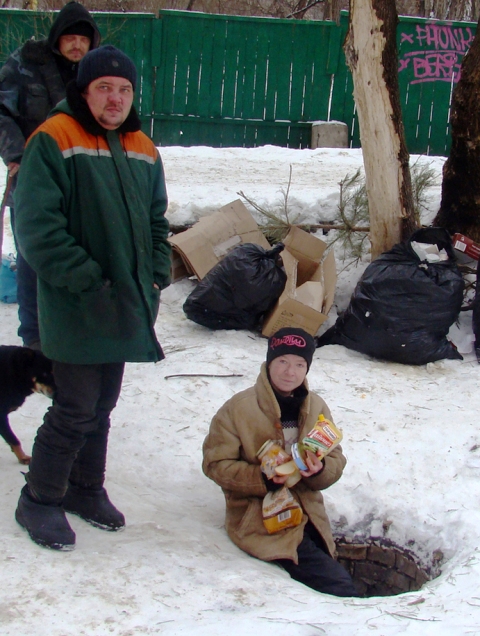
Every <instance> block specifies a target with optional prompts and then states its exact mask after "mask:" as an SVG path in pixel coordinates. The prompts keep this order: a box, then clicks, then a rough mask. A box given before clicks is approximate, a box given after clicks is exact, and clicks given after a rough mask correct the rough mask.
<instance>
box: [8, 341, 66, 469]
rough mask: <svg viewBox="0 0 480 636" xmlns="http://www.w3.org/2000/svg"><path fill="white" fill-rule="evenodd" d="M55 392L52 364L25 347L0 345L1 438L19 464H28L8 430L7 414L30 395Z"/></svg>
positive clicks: (20, 447) (20, 448) (41, 355)
mask: <svg viewBox="0 0 480 636" xmlns="http://www.w3.org/2000/svg"><path fill="white" fill-rule="evenodd" d="M54 390H55V385H54V382H53V374H52V361H51V360H49V359H48V358H46V357H45V356H44V355H43V353H41V352H40V351H34V350H32V349H28V348H27V347H15V346H5V345H0V435H1V436H2V437H3V439H4V440H5V441H6V442H7V444H8V445H9V446H10V448H11V449H12V451H13V452H14V453H15V455H16V456H17V458H18V461H19V462H20V463H21V464H29V463H30V459H31V457H29V456H28V455H26V454H25V453H24V451H23V449H22V445H21V444H20V442H19V440H18V439H17V437H16V436H15V434H14V433H13V431H12V429H11V428H10V424H9V421H8V414H9V413H11V412H12V411H16V410H17V409H18V408H19V407H20V406H22V404H23V403H24V402H25V399H26V398H27V397H28V396H29V395H30V394H31V393H34V392H36V393H43V394H44V395H46V396H47V397H50V398H51V397H52V396H53V393H54Z"/></svg>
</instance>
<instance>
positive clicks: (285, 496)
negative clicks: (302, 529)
mask: <svg viewBox="0 0 480 636" xmlns="http://www.w3.org/2000/svg"><path fill="white" fill-rule="evenodd" d="M262 514H263V525H264V526H265V528H266V529H267V532H268V534H274V533H275V532H279V531H280V530H283V529H284V528H293V527H295V526H298V525H299V524H300V523H301V522H302V516H303V511H302V508H301V506H300V504H299V503H298V501H297V500H296V499H295V497H294V496H293V495H292V493H291V492H290V491H289V489H288V488H287V487H286V486H284V487H283V488H280V489H279V490H275V491H274V492H268V493H267V494H266V495H265V497H264V498H263V504H262Z"/></svg>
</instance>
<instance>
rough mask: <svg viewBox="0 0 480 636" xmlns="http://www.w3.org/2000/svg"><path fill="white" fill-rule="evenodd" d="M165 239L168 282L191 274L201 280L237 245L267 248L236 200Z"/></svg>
mask: <svg viewBox="0 0 480 636" xmlns="http://www.w3.org/2000/svg"><path fill="white" fill-rule="evenodd" d="M168 240H169V242H170V243H171V245H172V282H175V281H177V280H180V279H181V278H185V277H186V276H193V275H195V276H196V277H197V278H198V280H201V279H202V278H204V276H205V275H206V274H207V273H208V272H209V271H210V270H211V269H212V267H214V266H215V265H216V264H217V263H219V262H220V261H221V260H222V258H223V257H224V256H225V255H226V254H228V252H229V251H230V250H232V249H233V248H234V247H236V246H237V245H241V244H243V243H255V244H256V245H260V246H261V247H264V248H265V249H266V250H268V249H270V247H271V246H270V244H269V242H268V241H267V239H266V238H265V236H264V235H263V234H262V232H261V230H260V229H259V227H258V225H257V223H256V222H255V219H254V218H253V216H252V215H251V214H250V212H249V211H248V210H247V208H246V207H245V205H244V204H243V203H242V202H241V201H240V199H237V200H236V201H232V203H229V204H227V205H225V206H223V208H220V210H218V212H214V213H213V214H210V215H209V216H205V217H202V218H201V219H200V220H199V221H198V223H195V225H194V226H193V227H191V228H190V229H189V230H186V231H185V232H180V234H176V235H175V236H172V237H170V238H169V239H168Z"/></svg>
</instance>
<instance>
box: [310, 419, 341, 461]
mask: <svg viewBox="0 0 480 636" xmlns="http://www.w3.org/2000/svg"><path fill="white" fill-rule="evenodd" d="M342 438H343V434H342V431H340V430H339V429H338V428H337V427H336V426H335V424H334V423H333V422H331V421H330V420H327V419H326V418H325V417H324V416H323V414H322V413H320V415H319V416H318V420H317V421H316V422H315V426H314V427H313V428H312V430H311V431H310V433H308V435H307V436H306V437H304V438H303V440H302V444H303V446H304V447H305V448H306V449H307V450H311V451H312V452H314V453H315V454H316V455H317V457H319V458H320V459H323V457H325V455H328V453H329V452H330V451H332V450H333V449H334V448H335V446H337V445H338V444H340V442H341V441H342Z"/></svg>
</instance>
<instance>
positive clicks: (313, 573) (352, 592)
mask: <svg viewBox="0 0 480 636" xmlns="http://www.w3.org/2000/svg"><path fill="white" fill-rule="evenodd" d="M325 550H326V548H325V546H324V543H323V541H322V538H321V537H320V535H319V534H318V532H317V530H316V529H315V527H314V526H313V525H312V524H311V523H310V522H309V523H307V525H306V526H305V532H304V535H303V540H302V542H301V543H300V545H299V546H298V565H295V563H294V562H293V561H291V560H290V559H278V560H277V561H276V563H278V564H279V565H281V566H282V568H284V569H285V570H286V571H287V572H288V573H289V574H290V576H291V577H292V579H295V580H296V581H299V582H300V583H303V584H304V585H308V587H311V588H313V589H314V590H316V591H317V592H323V593H324V594H332V595H333V596H358V592H357V591H356V589H355V586H354V584H353V581H352V577H351V576H350V574H349V573H348V572H347V570H346V569H345V568H344V567H343V566H342V565H341V564H340V563H338V562H337V561H335V559H332V557H331V556H330V555H329V554H327V552H326V551H325Z"/></svg>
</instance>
